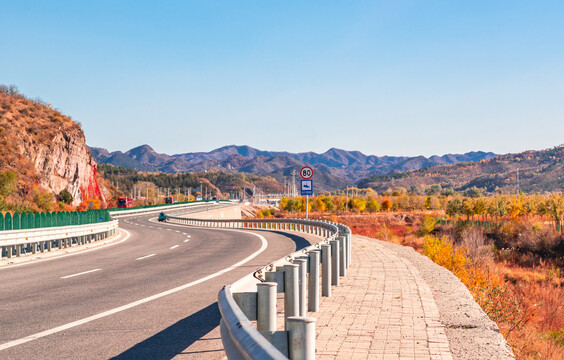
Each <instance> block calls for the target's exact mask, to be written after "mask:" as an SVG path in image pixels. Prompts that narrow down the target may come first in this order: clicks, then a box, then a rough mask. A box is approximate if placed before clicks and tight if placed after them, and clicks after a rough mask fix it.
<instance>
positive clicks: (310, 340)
mask: <svg viewBox="0 0 564 360" xmlns="http://www.w3.org/2000/svg"><path fill="white" fill-rule="evenodd" d="M286 320H287V323H288V358H289V359H290V360H314V359H315V322H316V321H317V319H316V318H314V317H297V316H293V317H290V318H288V319H286Z"/></svg>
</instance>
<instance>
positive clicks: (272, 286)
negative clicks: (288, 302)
mask: <svg viewBox="0 0 564 360" xmlns="http://www.w3.org/2000/svg"><path fill="white" fill-rule="evenodd" d="M277 286H278V284H277V283H275V282H263V283H258V284H257V330H258V331H262V332H269V333H273V332H275V331H276V287H277Z"/></svg>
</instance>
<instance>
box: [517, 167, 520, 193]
mask: <svg viewBox="0 0 564 360" xmlns="http://www.w3.org/2000/svg"><path fill="white" fill-rule="evenodd" d="M519 194H520V192H519V168H517V195H519Z"/></svg>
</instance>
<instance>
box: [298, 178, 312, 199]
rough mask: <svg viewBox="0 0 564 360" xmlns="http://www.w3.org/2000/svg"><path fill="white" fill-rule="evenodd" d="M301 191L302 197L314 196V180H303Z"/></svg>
mask: <svg viewBox="0 0 564 360" xmlns="http://www.w3.org/2000/svg"><path fill="white" fill-rule="evenodd" d="M300 190H301V193H302V196H304V195H313V180H302V182H301V186H300Z"/></svg>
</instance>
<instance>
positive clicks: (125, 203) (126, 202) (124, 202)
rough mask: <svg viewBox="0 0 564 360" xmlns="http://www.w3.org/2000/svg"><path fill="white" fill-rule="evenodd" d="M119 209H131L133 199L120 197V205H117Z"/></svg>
mask: <svg viewBox="0 0 564 360" xmlns="http://www.w3.org/2000/svg"><path fill="white" fill-rule="evenodd" d="M117 206H118V208H130V207H133V199H130V198H128V197H125V196H123V197H119V198H118V204H117Z"/></svg>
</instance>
